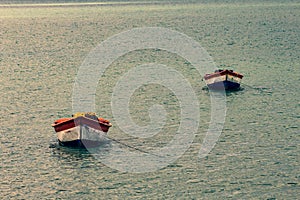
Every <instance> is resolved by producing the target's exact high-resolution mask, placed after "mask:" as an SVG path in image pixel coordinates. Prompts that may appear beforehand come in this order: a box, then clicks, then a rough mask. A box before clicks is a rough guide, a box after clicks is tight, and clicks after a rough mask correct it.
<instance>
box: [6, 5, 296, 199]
mask: <svg viewBox="0 0 300 200" xmlns="http://www.w3.org/2000/svg"><path fill="white" fill-rule="evenodd" d="M0 9H1V10H2V11H3V12H2V11H1V13H2V14H0V20H1V23H0V36H1V40H0V43H1V46H0V49H1V52H0V91H1V98H0V105H1V107H0V114H1V117H0V122H1V129H0V130H1V131H0V133H1V139H0V145H1V146H0V147H1V148H0V151H1V164H0V168H1V174H0V179H1V182H0V194H1V198H2V199H224V198H233V199H296V198H297V197H298V195H297V194H299V106H300V104H299V97H300V96H299V88H298V85H299V74H300V73H299V69H300V65H299V55H300V49H299V44H300V43H299V38H300V35H299V33H300V30H299V22H300V21H299V19H300V16H299V15H300V14H299V13H300V12H299V9H300V4H298V3H285V4H280V3H269V4H263V3H261V4H255V3H253V4H242V3H241V4H224V5H223V4H221V5H219V4H212V5H206V4H205V5H202V4H201V5H198V4H196V5H192V6H189V5H173V6H166V5H156V6H150V7H147V6H145V5H144V6H137V7H135V6H131V7H124V8H123V9H121V8H110V7H109V8H103V7H93V8H92V7H84V8H81V7H79V8H76V7H73V8H61V10H60V9H59V8H55V9H53V8H48V7H45V8H34V7H33V8H0ZM145 26H149V27H164V28H170V29H172V30H176V31H178V32H181V33H183V34H185V35H188V36H189V37H191V38H192V39H193V40H195V41H197V42H198V43H199V44H201V45H202V46H203V47H204V48H205V49H206V50H207V52H208V53H209V55H211V57H212V58H213V60H214V62H215V64H216V67H228V68H231V69H234V70H236V71H238V72H239V73H242V74H243V75H244V78H243V80H242V85H241V86H242V90H240V91H236V92H228V93H226V96H225V97H224V99H223V100H222V102H223V103H224V102H225V103H226V104H225V105H226V109H225V110H224V111H226V118H225V121H224V123H221V122H220V123H221V124H222V132H221V134H220V135H219V136H218V137H217V138H216V141H215V143H214V146H213V148H212V149H211V151H210V152H209V154H208V155H205V156H204V157H201V156H200V157H199V151H200V149H201V147H202V146H203V142H204V140H205V136H206V134H207V130H208V128H209V124H210V122H211V118H210V117H211V111H212V108H211V96H210V92H209V91H207V90H203V89H202V88H203V87H204V86H205V83H204V82H203V81H202V80H201V78H202V77H201V74H199V73H198V72H197V70H196V69H195V67H193V66H192V64H191V63H189V62H188V61H187V60H186V59H185V58H182V57H180V56H178V55H176V54H174V52H168V51H166V50H158V49H154V50H143V49H140V50H137V51H135V52H128V53H127V54H126V55H123V57H121V58H118V59H116V60H115V61H114V62H113V63H112V64H111V66H110V67H109V68H108V69H107V70H106V72H105V73H104V75H102V77H101V78H99V79H100V81H99V83H98V86H97V88H96V95H95V97H96V101H95V104H96V106H95V109H96V112H97V113H98V114H99V116H101V117H104V118H106V119H108V120H110V121H111V122H112V124H113V126H112V127H111V128H110V130H109V137H110V138H111V140H110V139H108V141H107V142H106V143H104V144H103V145H101V147H99V148H98V149H93V150H89V149H88V150H86V149H78V148H66V147H60V146H59V145H58V144H57V141H56V134H55V132H54V130H53V128H52V127H51V124H52V123H53V121H54V120H56V119H57V118H60V117H69V116H70V115H72V114H73V113H72V112H73V110H72V92H73V86H74V82H75V80H76V75H77V72H78V70H79V67H80V66H81V64H82V62H83V60H84V58H85V57H86V55H87V54H88V53H89V52H90V51H91V50H92V49H93V48H95V47H96V46H97V44H99V43H100V42H102V41H104V40H105V39H107V38H109V37H111V36H113V35H115V34H118V33H121V32H122V31H128V30H130V29H131V28H135V27H145ZM174 45H176V44H174ZM147 63H159V64H163V65H165V66H168V67H171V68H174V69H176V70H177V71H178V72H179V73H181V74H182V75H183V76H184V77H187V78H186V79H184V80H188V81H189V82H190V84H191V88H192V91H193V92H194V94H195V96H196V100H197V101H196V102H197V103H196V104H192V105H191V106H197V107H194V109H195V110H198V111H199V118H197V116H196V119H198V121H197V122H198V123H196V124H194V125H193V126H196V131H195V132H191V134H193V137H192V138H191V141H187V142H186V143H183V144H182V143H180V142H181V141H183V140H184V139H185V138H181V140H180V141H177V142H178V144H180V145H185V146H187V148H184V149H183V152H182V154H181V155H180V156H178V157H176V159H169V158H172V157H171V156H172V153H173V152H178V151H179V149H180V148H181V146H180V145H178V146H177V147H178V148H174V149H171V150H172V151H169V152H168V153H169V154H168V155H166V154H164V153H165V152H166V150H167V149H166V148H164V147H166V146H167V145H168V144H169V143H170V142H171V141H173V140H174V138H176V136H178V129H179V126H180V123H181V121H180V120H181V119H180V117H181V114H182V113H181V109H182V104H181V103H182V101H181V99H180V98H182V96H178V95H176V94H174V90H175V89H173V90H172V88H170V87H166V86H164V85H162V84H161V85H160V84H159V83H157V82H156V83H149V84H144V85H143V84H142V83H141V85H140V86H139V87H137V88H136V90H134V92H133V93H132V94H130V97H131V98H130V102H129V103H128V105H127V106H128V109H129V110H130V111H129V112H130V118H127V119H124V120H128V122H133V123H134V124H136V125H137V126H140V127H147V125H148V124H151V121H153V120H154V121H155V119H153V118H151V117H150V116H151V115H153V116H158V117H160V116H163V117H165V118H164V119H165V121H164V123H162V124H160V125H161V126H160V125H159V122H158V123H156V125H157V128H158V130H156V129H155V128H156V125H155V126H154V127H153V126H152V127H150V128H153V130H152V129H151V130H152V131H154V132H155V131H156V134H153V135H151V137H150V136H149V137H147V135H143V132H140V134H142V136H139V135H132V133H131V132H130V131H128V130H127V129H126V127H123V129H122V128H120V127H119V125H120V122H118V121H117V120H116V119H117V117H116V116H114V115H113V114H114V113H113V112H112V108H111V106H112V103H111V101H112V99H113V94H114V90H113V89H114V87H115V85H116V84H117V83H118V80H120V79H121V78H122V77H124V74H126V73H127V72H128V71H129V70H130V69H134V68H135V67H136V66H140V65H142V64H147ZM140 75H141V74H140ZM164 75H165V74H164ZM158 76H159V75H158ZM147 78H148V77H145V80H147ZM160 78H162V79H164V76H162V77H160ZM97 81H98V80H97ZM124 95H125V93H124ZM118 98H122V96H118ZM117 100H118V99H117ZM193 103H194V101H193ZM157 105H160V106H157ZM162 108H164V109H162ZM151 109H152V110H151ZM153 109H154V110H153ZM156 111H157V112H158V111H159V113H158V114H159V115H156V114H157V113H155V112H156ZM152 125H153V124H152ZM130 130H131V129H130ZM145 130H146V129H145ZM147 130H148V129H147ZM193 130H194V129H193ZM186 136H189V134H187V135H186ZM179 138H180V137H179ZM168 150H170V149H168ZM181 150H182V149H181ZM112 152H113V154H112ZM124 152H125V153H124ZM127 154H128V157H126V155H127ZM156 154H159V155H163V156H162V157H159V155H158V157H156V156H157V155H156ZM119 155H123V156H122V157H120V156H119ZM124 155H125V156H124ZM108 156H111V157H108ZM130 156H131V157H130ZM144 156H148V157H146V158H149V159H148V160H147V159H146V160H143V159H142V158H143V157H144ZM156 158H157V159H156ZM130 159H131V161H132V163H128V162H126V160H130ZM151 159H153V160H151ZM164 159H169V160H168V162H167V163H166V162H165V160H164ZM139 160H143V162H144V163H141V162H139ZM135 162H137V163H138V165H136V166H133V164H134V163H135ZM156 162H157V163H158V164H157V165H154V163H156ZM149 166H151V167H149ZM143 170H144V171H143Z"/></svg>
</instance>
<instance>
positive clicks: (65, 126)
mask: <svg viewBox="0 0 300 200" xmlns="http://www.w3.org/2000/svg"><path fill="white" fill-rule="evenodd" d="M52 126H53V127H54V129H55V131H56V133H57V138H58V142H59V144H60V145H62V146H73V147H85V148H90V147H96V146H99V145H101V144H102V143H103V142H104V141H105V138H106V135H107V132H108V129H109V127H110V126H111V125H110V124H103V123H99V122H98V121H95V120H92V119H88V118H85V117H78V118H72V119H70V120H67V121H64V122H61V123H58V124H53V125H52Z"/></svg>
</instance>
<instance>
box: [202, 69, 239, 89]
mask: <svg viewBox="0 0 300 200" xmlns="http://www.w3.org/2000/svg"><path fill="white" fill-rule="evenodd" d="M242 78H243V75H242V74H239V73H237V72H234V71H233V70H228V69H218V70H216V71H215V72H214V73H211V74H206V75H205V76H204V79H205V82H206V84H207V86H208V88H209V89H213V90H238V89H240V84H241V80H242Z"/></svg>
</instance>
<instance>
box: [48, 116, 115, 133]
mask: <svg viewBox="0 0 300 200" xmlns="http://www.w3.org/2000/svg"><path fill="white" fill-rule="evenodd" d="M79 125H87V126H89V127H91V128H93V129H96V130H100V131H103V132H105V133H106V132H107V131H108V129H109V128H110V127H111V125H110V124H104V123H101V122H99V121H96V120H93V119H89V118H86V117H77V118H71V119H70V120H67V121H64V122H61V123H58V124H53V125H52V126H53V127H54V130H55V131H56V132H60V131H63V130H67V129H70V128H74V127H75V126H79Z"/></svg>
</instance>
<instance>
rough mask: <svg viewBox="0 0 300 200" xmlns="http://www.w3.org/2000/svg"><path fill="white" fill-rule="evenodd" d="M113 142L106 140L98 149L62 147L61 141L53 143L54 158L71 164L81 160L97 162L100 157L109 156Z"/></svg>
mask: <svg viewBox="0 0 300 200" xmlns="http://www.w3.org/2000/svg"><path fill="white" fill-rule="evenodd" d="M111 145H112V144H111V141H110V140H105V141H103V142H101V144H99V145H98V146H96V147H92V148H89V147H84V146H73V147H71V146H62V145H61V144H60V143H59V141H55V142H51V143H50V145H49V148H51V149H52V156H53V157H57V158H59V159H62V160H66V161H69V162H74V161H79V160H89V161H95V160H96V158H97V157H98V156H99V155H105V154H108V153H109V151H110V149H111Z"/></svg>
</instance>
